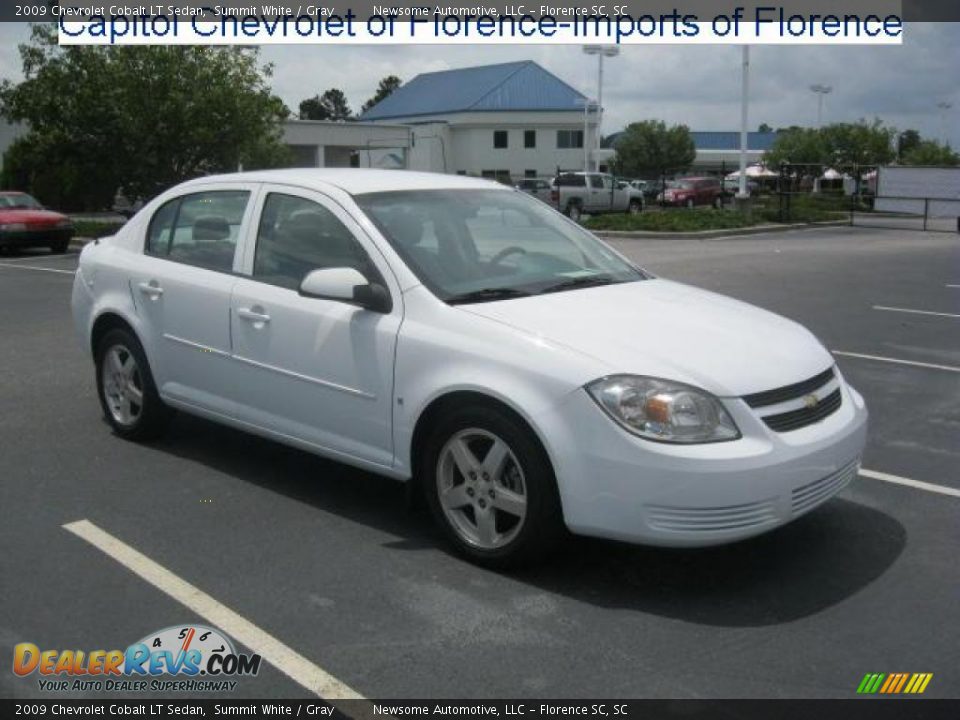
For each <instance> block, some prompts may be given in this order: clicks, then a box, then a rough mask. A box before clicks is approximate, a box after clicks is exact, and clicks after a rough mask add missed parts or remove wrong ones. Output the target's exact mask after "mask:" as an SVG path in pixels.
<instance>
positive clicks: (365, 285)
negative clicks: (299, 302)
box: [300, 267, 393, 313]
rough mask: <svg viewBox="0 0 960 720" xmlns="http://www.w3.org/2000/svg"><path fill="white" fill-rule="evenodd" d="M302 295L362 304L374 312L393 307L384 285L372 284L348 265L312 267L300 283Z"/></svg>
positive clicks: (388, 310)
mask: <svg viewBox="0 0 960 720" xmlns="http://www.w3.org/2000/svg"><path fill="white" fill-rule="evenodd" d="M300 294H301V295H302V296H304V297H312V298H321V299H324V300H339V301H340V302H345V303H350V304H353V305H359V306H360V307H362V308H364V309H365V310H370V311H371V312H378V313H388V312H390V310H391V309H392V308H393V303H392V302H391V300H390V293H389V292H387V289H386V288H385V287H384V286H383V285H381V284H379V283H371V282H370V281H369V280H367V278H365V277H364V276H363V273H361V272H360V271H359V270H356V269H354V268H349V267H339V268H321V269H319V270H312V271H311V272H309V273H307V275H306V277H305V278H303V281H302V282H301V283H300Z"/></svg>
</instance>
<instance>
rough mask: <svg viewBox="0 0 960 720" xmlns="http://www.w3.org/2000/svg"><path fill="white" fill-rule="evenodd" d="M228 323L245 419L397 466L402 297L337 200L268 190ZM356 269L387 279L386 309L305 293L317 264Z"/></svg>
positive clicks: (336, 450)
mask: <svg viewBox="0 0 960 720" xmlns="http://www.w3.org/2000/svg"><path fill="white" fill-rule="evenodd" d="M259 206H260V207H259V221H258V225H257V232H256V237H255V238H254V242H255V244H254V246H253V254H252V258H251V259H250V260H248V261H247V262H248V265H249V267H248V268H246V269H245V274H246V275H248V277H241V278H239V279H238V280H237V282H236V285H235V286H234V288H233V297H232V300H231V303H230V327H231V333H232V338H233V360H234V362H235V363H236V364H237V367H238V372H239V373H240V374H241V380H240V382H239V383H238V386H237V390H236V392H237V399H238V401H239V403H240V404H241V406H242V409H241V410H240V412H242V413H244V414H245V415H246V417H245V419H246V420H247V421H248V422H251V423H253V424H255V425H258V426H260V427H265V428H268V429H270V430H271V431H273V432H278V433H280V434H283V435H286V436H289V437H292V438H296V439H298V440H301V441H305V442H307V443H309V444H311V445H314V446H318V447H321V448H323V449H325V450H327V451H332V452H334V453H339V454H342V455H343V456H345V457H349V458H354V459H361V460H363V461H364V462H366V463H373V464H376V465H381V466H390V465H392V462H393V439H392V437H393V433H392V424H391V417H392V415H391V411H392V403H393V358H394V348H395V346H396V340H397V332H398V330H399V327H400V321H401V318H402V304H401V302H400V296H399V292H397V288H396V287H395V281H394V280H393V278H392V276H391V275H390V272H389V269H388V268H387V267H386V266H385V264H384V262H383V259H382V257H380V255H379V253H378V251H377V250H376V248H375V247H373V245H372V242H371V240H370V239H369V238H368V237H367V236H366V234H365V233H364V232H363V231H362V230H361V229H360V227H359V226H358V225H357V224H356V223H355V222H354V221H353V219H352V218H350V216H349V215H348V214H347V213H346V212H345V211H344V210H343V209H342V208H341V207H340V206H339V205H338V204H337V203H335V202H334V201H332V200H330V199H329V198H327V197H325V196H323V195H321V194H319V193H315V192H311V191H306V190H297V189H293V188H289V187H285V186H278V187H265V188H264V190H263V192H262V193H261V196H260V201H259ZM328 267H352V268H355V269H357V270H359V271H360V272H361V273H363V274H364V275H365V276H366V277H368V278H370V279H375V280H377V281H378V282H382V283H384V284H386V285H387V287H388V288H389V289H390V290H391V294H392V296H393V300H394V303H393V310H392V311H391V312H390V313H388V314H382V313H376V312H371V311H369V310H364V309H362V308H360V307H357V306H355V305H351V304H347V303H344V302H338V301H333V300H322V299H317V298H308V297H303V296H301V295H300V294H299V292H298V288H299V287H300V283H301V281H302V280H303V278H304V276H306V274H307V273H309V272H310V271H311V270H315V269H318V268H328Z"/></svg>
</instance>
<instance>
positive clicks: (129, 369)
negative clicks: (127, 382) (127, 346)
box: [121, 353, 137, 379]
mask: <svg viewBox="0 0 960 720" xmlns="http://www.w3.org/2000/svg"><path fill="white" fill-rule="evenodd" d="M121 369H122V371H123V375H124V377H126V378H128V379H133V373H134V372H136V369H137V362H136V360H134V359H133V355H131V354H130V353H127V359H126V360H124V361H123V364H122V366H121Z"/></svg>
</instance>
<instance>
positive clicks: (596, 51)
mask: <svg viewBox="0 0 960 720" xmlns="http://www.w3.org/2000/svg"><path fill="white" fill-rule="evenodd" d="M583 52H584V53H585V54H587V55H596V56H597V141H596V147H597V149H599V148H600V140H601V138H602V137H603V136H602V135H601V134H600V133H601V129H600V127H601V125H602V124H603V59H604V58H605V57H616V56H617V55H619V54H620V48H619V47H617V46H616V45H584V46H583ZM583 143H584V146H586V143H587V138H586V137H584V138H583Z"/></svg>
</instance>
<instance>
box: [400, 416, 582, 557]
mask: <svg viewBox="0 0 960 720" xmlns="http://www.w3.org/2000/svg"><path fill="white" fill-rule="evenodd" d="M474 429H479V430H482V431H486V432H489V433H492V434H493V435H495V436H497V437H498V438H499V439H502V440H503V441H504V442H505V443H506V444H507V446H508V448H509V450H510V452H511V453H512V454H513V457H514V458H516V461H517V463H518V464H519V466H520V470H521V472H522V477H523V480H522V482H523V486H524V496H525V498H526V516H525V518H524V519H523V521H522V523H521V524H520V528H519V530H518V531H517V534H516V535H515V537H513V539H511V540H510V541H509V542H508V543H507V544H505V545H503V546H501V547H497V548H495V549H486V548H482V547H478V546H476V545H473V544H471V543H470V542H468V540H467V539H465V537H464V536H463V535H462V534H461V533H460V532H459V531H458V530H457V528H456V527H455V526H454V524H453V522H452V521H451V520H450V519H449V518H448V517H447V515H446V513H445V511H444V509H443V507H442V506H441V501H440V487H439V486H440V483H439V477H440V473H441V468H440V459H441V457H440V456H441V452H442V451H443V449H444V447H445V446H446V444H447V442H448V441H450V440H451V439H452V438H454V437H455V436H457V435H458V434H459V433H461V432H462V431H465V430H474ZM417 466H418V471H417V479H418V482H419V483H420V486H421V488H422V489H423V491H424V494H425V496H426V501H427V504H428V506H429V507H430V511H431V513H432V515H433V517H434V520H435V521H436V523H437V525H439V527H440V528H441V530H442V531H443V533H444V534H445V535H446V537H447V539H448V540H449V541H450V543H451V544H452V545H453V547H454V548H455V549H456V551H457V552H458V553H459V554H460V555H462V556H463V557H465V558H467V559H468V560H470V561H472V562H474V563H477V564H480V565H483V566H486V567H491V568H495V569H508V568H516V567H520V566H523V565H528V564H531V563H533V562H535V561H537V560H540V559H541V558H543V557H544V556H545V555H546V554H547V553H549V551H550V550H551V549H552V548H553V547H555V545H556V543H557V541H558V540H559V539H560V538H561V537H562V536H563V534H564V533H565V526H564V523H563V512H562V509H561V505H560V495H559V493H558V492H557V484H556V479H555V478H554V474H553V467H552V466H551V464H550V460H549V458H548V457H547V454H546V452H545V451H544V449H543V446H542V445H541V444H540V441H539V440H538V439H537V437H536V436H535V435H534V433H533V431H531V430H530V428H529V427H528V426H527V425H526V424H525V423H524V422H523V421H522V420H521V419H520V418H518V417H517V416H515V415H514V414H513V413H510V412H508V411H506V410H501V409H498V408H496V407H492V406H483V405H475V406H467V407H463V408H457V409H455V410H452V411H450V412H448V413H445V414H444V415H443V416H441V417H440V418H438V420H437V422H436V423H434V426H433V428H432V429H431V431H430V433H429V435H428V436H427V438H426V441H425V443H424V445H423V452H422V455H421V457H420V458H419V462H418V464H417ZM463 480H464V481H465V480H466V478H463ZM488 487H492V488H497V487H499V486H498V485H497V484H496V483H494V484H491V485H490V486H488ZM480 494H482V493H480ZM480 494H478V496H479V495H480ZM491 497H492V494H491ZM491 512H492V506H491Z"/></svg>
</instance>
